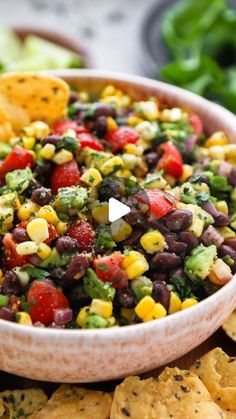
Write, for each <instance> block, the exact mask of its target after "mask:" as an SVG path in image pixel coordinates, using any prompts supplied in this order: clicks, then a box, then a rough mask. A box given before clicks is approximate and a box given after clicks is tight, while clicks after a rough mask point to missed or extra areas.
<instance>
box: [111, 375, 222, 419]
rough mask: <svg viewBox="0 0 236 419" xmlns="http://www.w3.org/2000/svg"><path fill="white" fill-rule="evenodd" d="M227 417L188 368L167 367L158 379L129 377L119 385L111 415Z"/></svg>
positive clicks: (119, 418) (189, 418) (121, 417)
mask: <svg viewBox="0 0 236 419" xmlns="http://www.w3.org/2000/svg"><path fill="white" fill-rule="evenodd" d="M126 417H130V418H133V419H157V418H158V419H167V418H168V419H169V418H171V417H173V418H175V419H182V418H185V419H195V418H196V419H197V418H208V419H217V418H219V419H220V418H221V419H223V418H226V416H225V415H224V412H223V411H222V409H221V408H220V407H219V406H217V404H216V403H214V402H213V401H212V399H211V396H210V394H209V393H208V391H207V389H206V387H205V386H204V385H203V383H202V382H201V381H200V380H199V379H198V377H197V376H196V375H194V374H192V373H190V372H189V371H181V370H179V369H178V368H166V369H165V371H164V372H163V373H162V374H161V375H160V376H159V378H158V379H157V380H155V379H153V378H149V379H147V380H140V378H139V377H128V378H126V379H125V380H124V381H123V382H122V383H121V384H120V385H119V386H117V387H116V390H115V393H114V399H113V404H112V409H111V419H125V418H126Z"/></svg>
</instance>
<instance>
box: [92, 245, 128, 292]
mask: <svg viewBox="0 0 236 419" xmlns="http://www.w3.org/2000/svg"><path fill="white" fill-rule="evenodd" d="M122 259H123V255H122V254H121V252H114V253H113V254H112V255H110V256H103V257H101V258H97V259H95V260H94V266H95V270H96V273H97V275H98V276H99V278H100V279H101V280H102V281H104V282H111V283H112V285H113V287H114V288H126V287H127V286H128V279H127V275H126V272H125V270H124V269H123V268H122V266H121V263H122Z"/></svg>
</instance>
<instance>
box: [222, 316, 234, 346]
mask: <svg viewBox="0 0 236 419" xmlns="http://www.w3.org/2000/svg"><path fill="white" fill-rule="evenodd" d="M222 329H223V330H224V332H225V333H226V335H227V336H229V337H230V338H231V339H232V340H233V341H234V342H236V310H235V311H233V313H232V314H231V315H230V316H229V317H228V319H227V320H226V321H225V322H224V323H223V325H222Z"/></svg>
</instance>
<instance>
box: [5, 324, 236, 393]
mask: <svg viewBox="0 0 236 419" xmlns="http://www.w3.org/2000/svg"><path fill="white" fill-rule="evenodd" d="M216 346H220V347H221V348H222V349H223V350H224V351H225V352H226V353H227V354H228V355H230V356H236V343H235V342H233V341H232V340H231V339H229V338H228V337H227V336H226V335H225V333H224V332H223V330H222V329H219V330H218V331H217V332H216V333H215V334H214V335H212V336H211V337H210V338H209V339H208V340H207V341H205V342H204V343H203V344H201V345H200V346H198V347H197V348H196V349H194V350H193V351H191V352H189V353H188V354H187V355H185V356H183V357H181V358H179V359H177V360H175V361H173V362H171V363H170V364H168V366H178V367H179V368H188V367H190V365H192V364H193V362H194V361H195V360H196V359H198V358H199V357H201V356H202V355H204V354H205V353H206V352H208V351H210V350H211V349H213V348H215V347H216ZM163 368H164V367H162V368H158V369H156V370H154V371H150V372H147V373H145V374H143V375H142V377H150V376H158V374H160V372H161V371H162V370H163ZM120 381H121V380H117V381H109V382H103V383H93V384H92V383H91V384H86V385H84V384H82V386H86V387H88V388H91V389H94V390H95V389H96V390H102V391H113V390H114V387H115V385H116V384H118V383H119V382H120ZM32 387H41V388H42V389H44V390H45V391H46V392H47V393H48V395H50V394H51V393H52V392H53V391H54V390H55V389H56V388H57V387H58V384H54V383H46V382H40V381H34V380H29V379H26V378H21V377H17V376H15V375H11V374H7V373H5V372H0V391H2V390H6V389H16V388H32Z"/></svg>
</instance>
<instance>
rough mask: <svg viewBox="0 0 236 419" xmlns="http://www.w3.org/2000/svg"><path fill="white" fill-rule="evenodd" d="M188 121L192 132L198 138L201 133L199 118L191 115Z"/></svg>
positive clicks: (201, 127)
mask: <svg viewBox="0 0 236 419" xmlns="http://www.w3.org/2000/svg"><path fill="white" fill-rule="evenodd" d="M188 121H189V122H191V124H192V127H193V130H194V132H195V134H196V135H197V138H199V137H200V136H201V135H202V133H203V126H202V121H201V119H200V118H199V116H198V115H197V114H195V113H194V114H192V115H190V116H189V117H188Z"/></svg>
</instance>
